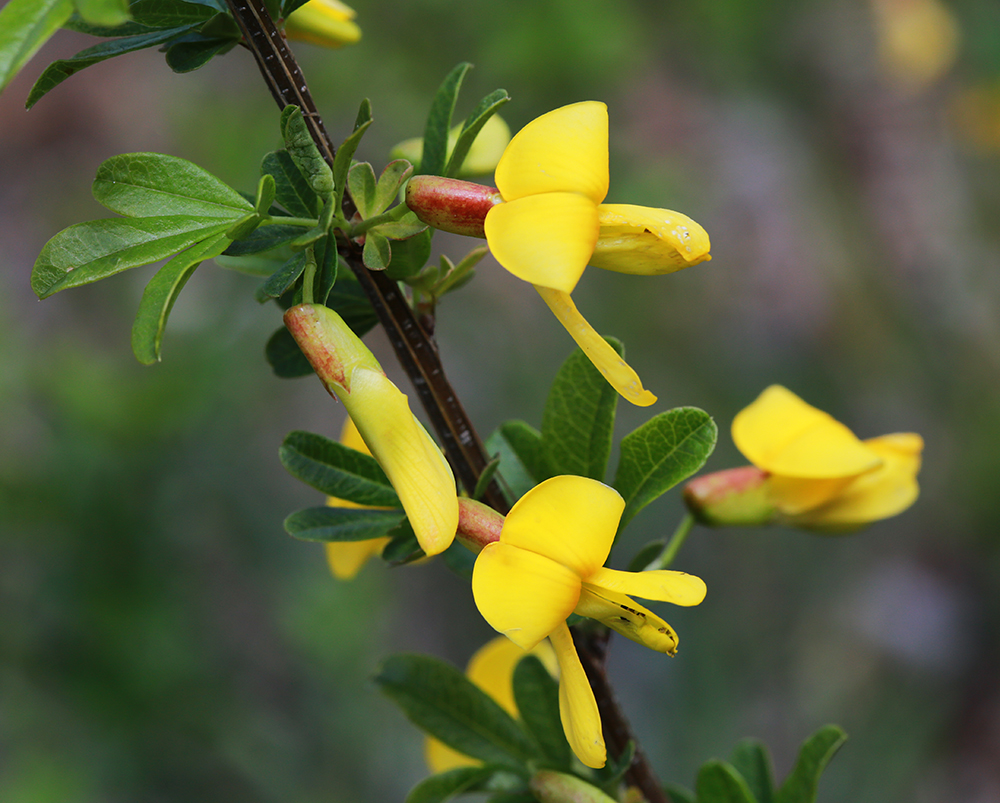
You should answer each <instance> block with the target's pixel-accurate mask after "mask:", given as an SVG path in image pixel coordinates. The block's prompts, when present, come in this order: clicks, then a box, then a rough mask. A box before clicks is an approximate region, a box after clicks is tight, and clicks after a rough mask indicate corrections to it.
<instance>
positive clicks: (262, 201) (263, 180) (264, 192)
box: [253, 173, 277, 217]
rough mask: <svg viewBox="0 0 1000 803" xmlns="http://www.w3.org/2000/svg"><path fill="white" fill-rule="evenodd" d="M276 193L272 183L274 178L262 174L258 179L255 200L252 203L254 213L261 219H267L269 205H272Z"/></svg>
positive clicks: (274, 184)
mask: <svg viewBox="0 0 1000 803" xmlns="http://www.w3.org/2000/svg"><path fill="white" fill-rule="evenodd" d="M276 193H277V184H276V183H275V181H274V176H270V175H268V174H267V173H264V174H263V175H262V176H261V177H260V181H258V182H257V199H256V201H254V205H253V208H254V211H255V212H256V213H257V214H258V215H260V216H261V217H267V216H268V215H269V214H270V209H271V204H273V203H274V197H275V195H276Z"/></svg>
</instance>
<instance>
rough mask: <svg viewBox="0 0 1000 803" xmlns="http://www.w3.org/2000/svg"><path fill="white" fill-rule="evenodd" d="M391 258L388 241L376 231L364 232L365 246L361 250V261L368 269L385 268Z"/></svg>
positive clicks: (390, 248)
mask: <svg viewBox="0 0 1000 803" xmlns="http://www.w3.org/2000/svg"><path fill="white" fill-rule="evenodd" d="M391 260H392V247H391V246H390V245H389V241H388V240H387V239H386V238H385V237H384V236H383V235H382V234H379V232H377V231H369V232H367V233H366V234H365V247H364V248H363V249H362V250H361V261H362V262H364V263H365V267H366V268H368V270H385V269H386V268H388V267H389V262H390V261H391Z"/></svg>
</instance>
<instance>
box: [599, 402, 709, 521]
mask: <svg viewBox="0 0 1000 803" xmlns="http://www.w3.org/2000/svg"><path fill="white" fill-rule="evenodd" d="M717 437H718V429H717V428H716V426H715V422H714V421H713V420H712V419H711V417H710V416H709V415H708V413H706V412H705V411H704V410H699V409H698V408H696V407H678V408H676V409H674V410H668V411H667V412H665V413H660V414H659V415H657V416H654V417H653V418H651V419H650V420H649V421H647V422H646V423H645V424H643V425H642V426H641V427H639V428H638V429H636V430H634V431H633V432H631V433H630V434H628V435H626V436H625V437H624V438H622V442H621V456H620V458H619V460H618V470H617V471H616V472H615V481H614V483H613V485H614V487H615V488H616V489H617V491H618V493H620V494H621V495H622V496H623V497H624V499H625V512H624V513H623V514H622V520H621V524H620V525H619V529H623V528H624V527H625V525H626V524H627V523H628V522H629V521H631V520H632V517H633V516H635V514H636V513H638V512H639V511H640V510H642V509H643V508H644V507H645V506H646V505H648V504H649V503H650V502H652V501H653V500H654V499H657V498H658V497H659V496H661V495H662V494H664V493H666V492H667V491H669V490H670V489H671V488H673V487H674V486H675V485H676V484H677V483H679V482H682V481H684V480H686V479H687V478H688V477H690V476H691V475H692V474H694V473H695V472H696V471H698V469H700V468H701V467H702V466H703V465H705V461H706V460H707V459H708V456H709V455H710V454H711V453H712V450H713V449H714V448H715V440H716V438H717Z"/></svg>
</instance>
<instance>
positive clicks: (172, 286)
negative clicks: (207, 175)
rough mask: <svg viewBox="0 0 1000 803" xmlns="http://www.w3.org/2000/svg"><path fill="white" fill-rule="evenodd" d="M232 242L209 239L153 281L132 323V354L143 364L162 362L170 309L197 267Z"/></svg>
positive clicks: (172, 262)
mask: <svg viewBox="0 0 1000 803" xmlns="http://www.w3.org/2000/svg"><path fill="white" fill-rule="evenodd" d="M229 243H230V240H229V239H228V238H227V237H226V236H225V235H224V234H217V235H215V236H214V237H209V238H208V239H207V240H204V241H202V242H200V243H198V244H197V245H195V246H194V247H193V248H189V249H188V250H187V251H183V252H182V253H180V254H178V255H177V256H175V257H174V258H173V259H171V260H170V261H169V262H168V263H167V264H166V265H164V266H163V267H162V268H160V269H159V270H158V271H157V272H156V275H155V276H153V278H152V279H150V281H149V284H147V285H146V289H145V290H144V291H143V294H142V300H141V301H140V302H139V310H138V312H137V313H136V316H135V321H134V322H133V324H132V351H133V353H134V354H135V356H136V359H138V360H139V362H141V363H142V364H143V365H152V364H153V363H155V362H156V361H157V360H159V359H160V344H161V343H162V342H163V331H164V329H166V326H167V318H168V317H169V316H170V310H171V309H173V306H174V302H175V301H176V300H177V296H178V295H180V292H181V290H182V289H183V288H184V285H185V284H187V280H188V279H190V278H191V274H193V273H194V271H195V268H197V267H198V266H199V265H200V264H201V263H202V262H204V261H205V260H206V259H213V258H214V257H217V256H219V254H221V253H222V252H223V251H225V250H226V247H227V246H228V245H229Z"/></svg>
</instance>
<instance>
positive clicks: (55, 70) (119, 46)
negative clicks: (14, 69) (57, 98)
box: [24, 23, 198, 109]
mask: <svg viewBox="0 0 1000 803" xmlns="http://www.w3.org/2000/svg"><path fill="white" fill-rule="evenodd" d="M197 25H198V23H191V24H189V25H182V26H180V27H178V28H165V29H163V30H159V31H156V32H154V33H145V34H139V35H137V36H126V37H124V38H122V39H114V40H112V41H110V42H102V43H101V44H99V45H94V46H93V47H88V48H87V49H86V50H81V51H80V52H79V53H77V54H76V55H75V56H73V58H70V59H59V60H58V61H54V62H52V63H51V64H50V65H49V66H48V67H46V68H45V71H44V72H43V73H42V74H41V75H40V76H39V77H38V80H37V81H35V85H34V86H33V87H32V88H31V92H29V93H28V99H27V100H26V101H25V104H24V105H25V107H27V108H29V109H30V108H31V107H32V106H34V105H35V104H36V103H37V102H38V101H39V100H40V99H41V98H42V97H43V96H45V95H46V94H47V93H48V92H50V91H52V90H53V89H55V88H56V87H57V86H59V84H61V83H62V82H63V81H65V80H66V79H67V78H69V77H70V76H71V75H75V74H76V73H78V72H80V70H83V69H86V68H87V67H90V66H92V65H94V64H98V63H100V62H102V61H106V60H107V59H111V58H114V57H115V56H122V55H124V54H125V53H133V52H135V51H136V50H144V49H146V48H147V47H156V46H157V45H161V44H163V43H164V42H169V41H171V40H172V39H175V38H177V37H179V36H183V35H184V34H186V33H187V32H188V31H192V30H194V29H195V28H196V27H197Z"/></svg>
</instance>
